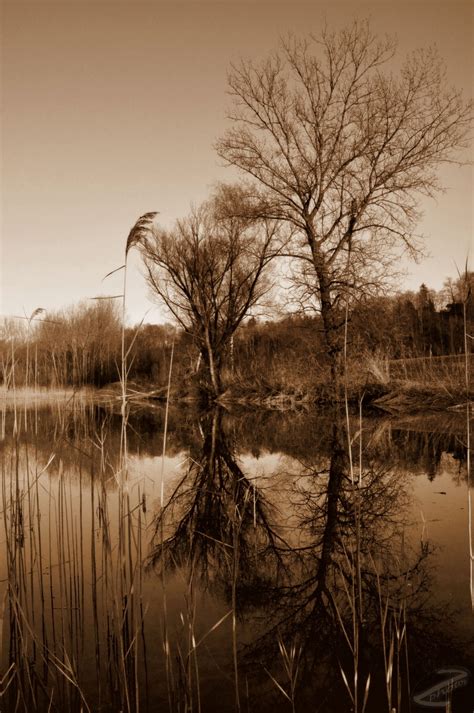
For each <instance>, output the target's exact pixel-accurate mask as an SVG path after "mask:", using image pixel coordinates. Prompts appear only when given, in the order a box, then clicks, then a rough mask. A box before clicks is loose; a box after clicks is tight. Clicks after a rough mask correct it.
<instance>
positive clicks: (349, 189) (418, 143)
mask: <svg viewBox="0 0 474 713" xmlns="http://www.w3.org/2000/svg"><path fill="white" fill-rule="evenodd" d="M395 51H396V43H395V42H394V41H393V40H392V39H390V38H386V39H382V40H380V39H377V37H376V36H375V35H374V34H373V33H372V31H371V29H370V26H369V23H368V22H359V21H356V22H354V23H353V24H352V25H351V26H349V27H348V28H346V29H343V30H341V31H340V32H335V33H333V32H330V31H329V30H328V29H324V30H323V31H322V33H321V36H320V37H317V38H315V37H310V38H307V39H295V38H292V37H290V38H289V39H288V40H286V41H282V43H281V46H280V49H279V51H277V52H275V53H274V54H272V55H270V56H269V57H268V58H267V59H266V60H264V61H263V62H262V63H260V64H258V63H256V62H255V63H253V62H244V61H242V62H241V63H240V64H238V65H234V66H232V68H231V71H230V75H229V85H230V92H231V94H232V96H233V99H234V107H233V111H232V114H231V116H230V119H231V120H232V122H233V126H232V128H230V129H229V130H228V131H227V132H226V133H225V134H224V136H223V137H222V138H221V139H220V140H219V141H218V143H217V146H216V148H217V151H218V153H219V155H220V156H221V157H222V158H223V159H224V160H225V161H226V162H227V164H229V165H232V166H236V167H238V168H240V169H241V170H242V171H243V172H244V173H245V174H246V175H247V176H251V177H252V178H253V179H254V180H255V181H256V183H257V185H258V186H259V187H260V188H262V189H263V191H264V193H265V196H266V201H267V202H266V207H265V211H264V212H265V214H266V215H268V216H269V217H274V218H278V219H281V220H284V221H287V222H288V223H289V224H290V225H291V226H292V227H293V228H294V229H295V231H296V233H295V238H294V244H293V250H292V251H291V253H290V254H291V255H293V256H294V257H296V258H298V259H299V260H300V264H301V266H302V268H301V271H300V275H302V276H303V277H302V281H303V284H304V289H305V291H306V297H309V298H312V300H313V301H314V300H315V299H316V300H317V303H318V306H319V309H320V311H321V315H322V319H323V324H324V331H325V339H326V348H327V350H328V353H329V354H330V356H331V359H332V373H333V376H334V377H336V376H337V374H338V361H339V360H338V358H337V357H338V354H339V353H340V351H341V348H342V341H343V340H342V333H343V330H342V329H341V327H342V326H343V324H344V307H345V304H346V303H347V302H348V301H349V300H350V299H351V297H352V296H354V295H356V294H357V293H359V292H360V291H361V290H364V291H367V290H372V289H374V288H376V287H377V286H378V285H380V284H381V283H383V282H384V281H386V275H387V271H390V270H391V269H393V264H394V259H395V257H396V255H398V254H399V251H400V250H404V251H408V253H410V254H412V255H416V254H417V253H418V252H419V247H420V246H419V243H418V242H417V240H416V239H415V237H414V233H413V228H414V225H415V224H416V222H417V219H418V218H419V209H418V201H419V198H420V196H433V195H434V194H435V193H436V192H437V191H438V190H439V188H440V184H439V180H438V178H437V174H436V171H437V168H438V167H439V166H440V164H442V163H444V162H447V161H450V160H452V158H453V157H454V156H455V155H456V152H457V151H458V150H459V149H460V148H463V147H464V146H465V145H466V142H467V141H468V138H467V137H468V132H469V129H470V125H471V119H472V103H467V102H465V101H464V100H463V97H462V95H461V93H460V92H458V91H457V90H455V89H451V88H450V87H449V86H447V84H446V81H445V74H444V65H443V62H442V61H441V60H440V58H439V57H438V55H437V53H436V51H435V50H432V49H428V50H419V51H416V52H414V53H412V54H411V55H409V56H408V58H407V59H406V61H405V63H404V64H403V66H402V67H401V69H400V71H399V72H398V74H397V75H395V74H393V73H391V68H390V61H391V59H392V57H393V56H394V54H395ZM300 280H301V277H300Z"/></svg>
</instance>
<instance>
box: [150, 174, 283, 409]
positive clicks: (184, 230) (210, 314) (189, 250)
mask: <svg viewBox="0 0 474 713" xmlns="http://www.w3.org/2000/svg"><path fill="white" fill-rule="evenodd" d="M258 211H259V202H258V200H255V199H252V198H250V197H249V195H247V194H246V192H245V190H244V189H243V188H239V187H230V186H221V187H220V188H219V189H218V190H217V192H216V194H215V195H214V196H213V198H212V199H211V200H209V201H208V202H206V203H204V204H203V205H202V206H201V207H199V208H197V209H194V210H193V211H192V212H191V214H190V216H189V217H187V218H186V219H184V220H179V221H177V222H176V224H175V226H174V227H173V228H172V229H171V230H164V229H160V228H158V227H157V226H156V225H151V224H150V229H149V230H148V232H147V234H146V236H145V237H144V238H143V239H141V247H142V252H143V258H144V262H145V266H146V270H147V280H148V284H149V286H150V288H151V290H152V293H153V294H155V295H156V296H157V297H158V298H159V299H160V300H161V301H162V302H163V303H164V304H165V305H166V307H167V308H168V310H169V311H170V312H171V314H172V315H173V317H174V318H175V320H176V322H177V323H178V324H179V325H180V326H181V327H182V328H183V329H184V330H185V332H187V333H188V334H190V335H191V336H192V338H193V341H194V343H195V344H196V346H197V348H198V350H199V354H200V363H201V365H202V369H203V370H204V372H205V375H206V379H207V384H208V386H209V389H210V392H211V393H212V395H213V396H214V397H217V396H218V395H219V394H220V393H221V391H222V383H221V372H222V366H223V360H224V357H225V354H226V351H227V349H228V346H229V343H230V341H231V339H232V336H233V334H234V333H235V331H236V329H237V328H238V326H239V325H240V324H241V322H242V320H243V319H244V318H245V317H246V315H248V313H249V311H250V310H251V309H252V307H254V306H255V305H256V304H257V303H258V302H260V301H261V300H262V298H263V296H264V295H265V294H266V292H267V291H268V289H269V287H270V283H269V281H268V279H267V267H268V265H269V262H270V260H271V259H272V258H273V257H274V256H275V254H276V253H277V252H278V246H277V245H276V243H275V241H276V239H277V237H278V236H277V234H278V224H277V222H276V221H274V220H269V219H261V218H260V217H259V212H258Z"/></svg>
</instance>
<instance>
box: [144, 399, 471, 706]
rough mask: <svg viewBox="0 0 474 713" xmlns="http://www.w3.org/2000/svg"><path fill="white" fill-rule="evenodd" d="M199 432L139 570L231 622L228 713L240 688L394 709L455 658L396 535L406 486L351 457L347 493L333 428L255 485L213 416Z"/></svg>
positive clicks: (421, 561) (423, 570)
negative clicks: (302, 457)
mask: <svg viewBox="0 0 474 713" xmlns="http://www.w3.org/2000/svg"><path fill="white" fill-rule="evenodd" d="M200 424H201V432H202V445H201V448H200V450H199V451H196V452H195V451H194V450H192V451H191V453H190V457H189V466H188V468H187V470H186V472H185V474H184V475H183V476H182V477H181V479H180V480H179V482H178V483H177V485H176V486H175V488H174V490H173V492H172V493H171V495H170V497H169V500H168V502H167V504H166V506H165V507H164V508H163V510H162V511H161V512H160V513H159V515H158V516H157V519H156V522H155V538H154V545H153V550H152V553H151V556H150V563H151V564H152V565H153V566H154V567H155V568H157V570H158V571H160V572H163V571H166V572H172V571H177V570H181V569H182V570H185V571H187V572H188V575H189V577H190V578H191V579H192V580H193V582H199V585H200V586H202V587H204V588H207V589H208V590H209V591H211V592H212V593H214V594H219V596H220V597H222V598H223V599H224V600H225V601H226V602H227V603H228V604H229V606H230V608H231V611H232V614H233V617H236V619H238V620H239V621H240V622H241V624H242V626H241V627H240V628H239V630H238V633H237V634H236V632H235V629H234V630H233V634H234V636H235V637H236V639H238V641H234V643H235V644H236V643H239V644H240V645H239V651H238V657H237V652H236V650H235V651H234V654H235V661H234V672H235V684H236V687H237V701H236V702H237V705H238V706H239V705H241V703H242V701H241V699H242V691H243V690H244V687H245V690H246V693H247V695H250V699H251V700H253V697H256V700H258V701H259V707H260V708H262V709H266V708H267V707H273V708H274V706H275V704H276V703H278V702H280V703H282V705H283V704H284V705H286V707H288V705H289V704H290V703H292V704H293V705H294V706H296V707H298V709H301V710H308V709H309V708H308V706H311V707H312V709H314V706H315V702H317V706H316V709H317V710H326V711H334V712H335V711H342V710H349V708H350V706H351V698H352V708H353V709H356V710H359V711H361V710H362V709H363V706H364V700H365V698H366V695H367V693H368V705H367V710H373V711H381V710H389V711H390V710H391V707H392V706H393V707H395V708H396V710H397V711H402V710H404V709H405V708H406V709H408V707H409V700H410V682H412V681H413V679H414V677H415V678H416V677H419V676H420V675H421V674H422V673H423V672H426V671H428V672H429V671H430V670H431V669H432V668H433V667H435V666H436V665H438V664H439V663H441V662H442V661H443V656H446V655H449V652H450V651H452V652H454V651H456V650H457V651H458V652H459V650H460V649H459V642H455V641H453V640H452V638H451V637H450V635H449V634H448V631H449V616H448V612H447V609H446V608H445V607H444V608H442V607H438V608H437V607H436V606H435V604H434V603H433V601H432V600H431V597H430V590H431V586H432V581H431V572H430V555H431V553H432V548H431V546H430V544H429V543H428V542H427V541H425V540H422V541H421V542H420V541H416V540H415V542H413V538H410V537H409V532H410V525H411V523H410V522H409V519H408V517H407V512H408V511H409V496H410V494H409V492H408V490H407V484H406V480H405V479H402V478H400V477H398V476H397V473H396V472H395V471H394V470H393V469H392V468H390V467H388V466H381V465H380V464H378V465H377V464H376V463H375V462H374V463H372V462H371V461H370V458H369V456H368V455H367V454H365V455H364V461H363V470H362V474H361V480H360V486H358V485H357V484H356V483H353V479H352V478H351V474H350V467H349V459H348V447H347V434H346V432H345V425H344V421H343V419H340V418H335V419H334V421H333V424H332V430H331V434H330V440H331V444H330V445H331V448H330V455H329V457H327V456H321V457H319V458H313V459H312V461H313V462H312V463H304V462H301V463H300V467H299V468H298V470H297V472H287V473H283V472H281V473H279V474H278V477H277V478H275V474H273V476H272V483H271V487H269V484H268V482H267V481H266V480H265V478H257V477H253V478H252V477H249V476H247V475H246V474H245V473H244V472H243V467H242V465H241V464H240V463H239V459H238V457H237V455H236V454H237V452H238V444H237V442H236V440H235V438H233V437H231V436H230V435H229V434H228V431H227V429H226V428H225V420H224V419H223V417H222V413H221V412H220V410H219V409H216V410H215V411H214V412H213V413H208V414H206V415H205V416H204V417H202V418H201V421H200ZM378 462H379V461H378ZM358 475H359V474H358V473H357V478H356V480H357V481H358ZM244 624H245V626H244ZM244 630H245V631H246V632H247V633H245V632H244ZM249 630H251V632H252V633H251V636H249V635H248V631H249ZM433 639H436V646H433ZM191 648H192V647H191ZM461 650H462V649H461ZM237 658H238V661H237ZM455 660H456V662H457V663H463V662H460V661H459V653H458V655H457V658H456V659H455ZM285 663H286V664H287V665H286V667H285ZM464 663H466V662H464ZM369 675H370V681H369V683H367V681H368V680H369ZM244 680H245V682H246V683H245V686H244V684H243V681H244ZM239 689H240V690H239ZM192 690H193V687H192V685H191V683H190V682H189V681H188V691H187V695H188V696H192ZM249 691H250V693H249ZM283 691H284V692H285V696H286V699H285V698H284V696H283ZM294 691H296V692H295V693H294V695H293V692H294ZM284 705H283V707H282V710H283V709H285V707H284ZM295 709H296V708H295Z"/></svg>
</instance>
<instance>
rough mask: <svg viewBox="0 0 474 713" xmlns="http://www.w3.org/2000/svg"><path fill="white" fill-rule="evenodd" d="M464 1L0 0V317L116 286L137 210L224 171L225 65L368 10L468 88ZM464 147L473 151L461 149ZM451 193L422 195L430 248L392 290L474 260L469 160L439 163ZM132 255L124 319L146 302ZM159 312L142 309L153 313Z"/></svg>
mask: <svg viewBox="0 0 474 713" xmlns="http://www.w3.org/2000/svg"><path fill="white" fill-rule="evenodd" d="M473 8H474V5H473V3H472V2H465V3H457V2H453V1H452V0H450V1H446V2H441V3H437V2H435V1H430V2H409V3H404V2H396V0H391V1H390V2H388V1H387V2H385V1H383V0H380V1H379V2H377V3H361V2H355V1H353V2H349V3H347V2H346V3H343V2H337V1H334V0H332V2H318V1H314V2H312V3H307V4H299V3H297V2H286V3H273V2H265V1H264V0H260V1H254V2H231V1H230V0H229V1H225V0H221V1H220V2H214V3H204V2H201V1H200V0H194V1H193V2H182V3H181V2H176V1H175V2H170V3H165V2H152V3H146V4H145V3H143V4H142V3H139V2H120V1H114V0H109V1H108V2H78V1H74V0H70V1H68V0H62V2H59V3H47V2H42V1H41V0H36V2H31V3H26V2H22V1H21V0H15V2H12V3H2V24H1V34H2V58H1V71H2V76H1V110H2V115H1V145H0V149H1V157H0V160H1V186H0V188H1V197H2V204H1V274H0V298H1V299H0V313H1V314H2V315H8V314H23V313H24V312H26V313H27V314H29V313H31V311H32V310H33V309H35V308H36V307H44V308H46V309H56V308H59V307H61V306H64V305H67V304H70V303H72V302H74V301H77V300H79V299H83V298H88V297H93V296H95V295H98V294H101V293H102V294H117V293H118V292H120V290H121V285H120V275H119V274H118V275H115V276H113V277H111V278H109V279H108V280H107V281H106V282H102V278H103V276H104V275H105V274H106V273H108V272H109V271H110V270H113V269H114V268H115V267H118V266H119V265H120V264H121V263H122V262H123V250H124V242H125V239H126V236H127V234H128V231H129V229H130V227H131V226H132V224H133V223H134V222H135V220H136V219H137V218H138V217H139V216H140V215H141V214H142V213H144V212H146V211H150V210H158V211H160V214H161V219H162V221H163V222H165V223H170V222H171V221H172V220H174V219H175V218H177V217H180V216H182V215H183V214H185V213H186V212H187V211H188V209H189V206H190V203H191V202H195V203H198V202H200V201H201V200H202V199H204V198H205V197H206V195H207V193H208V191H209V189H210V187H212V184H213V183H214V182H215V181H216V180H219V179H226V178H227V179H231V178H232V177H233V176H235V174H232V173H231V172H230V170H229V169H225V168H224V167H223V166H222V165H221V164H220V161H219V159H218V158H217V156H216V154H215V152H214V151H213V148H212V144H213V142H214V141H215V139H216V138H217V137H218V136H219V134H220V133H222V130H223V129H224V127H225V126H226V121H225V113H226V111H225V110H226V107H227V106H228V104H229V100H228V97H227V96H226V93H225V92H226V71H227V68H228V66H229V63H230V62H231V61H232V60H236V59H238V58H239V57H240V56H245V57H255V58H257V57H263V56H265V55H266V54H267V53H268V51H269V50H271V49H272V48H274V47H275V45H276V43H277V41H278V37H279V35H282V34H285V33H286V32H288V31H294V32H296V33H298V34H303V33H307V32H311V31H314V32H318V30H319V29H320V28H321V25H322V23H323V22H324V20H326V21H327V22H328V24H330V25H332V26H335V27H339V26H342V25H344V24H346V23H348V22H350V21H351V20H352V19H353V18H355V17H370V18H371V21H372V26H373V28H374V29H375V31H377V32H378V33H385V32H389V33H395V34H396V35H397V36H398V39H399V48H400V57H401V58H403V56H404V54H405V52H407V51H410V50H412V49H415V48H416V47H419V46H426V45H431V44H436V45H437V46H438V48H439V50H440V53H441V55H442V56H443V57H444V58H445V60H446V62H447V65H448V77H449V80H450V82H452V83H454V84H456V85H458V86H459V87H462V88H463V89H464V91H465V94H466V95H467V96H469V95H472V91H473V66H474V56H473V48H474V32H473ZM464 158H465V159H472V152H471V154H466V155H465V156H464ZM441 176H442V179H443V181H444V184H445V186H446V188H447V192H446V193H444V194H442V195H440V196H439V197H438V200H437V202H431V203H427V204H426V205H424V206H423V207H424V211H425V216H424V219H423V221H422V223H421V224H420V226H419V228H420V232H422V233H423V234H424V235H426V248H427V251H428V252H429V253H430V255H431V256H430V257H429V258H427V259H425V260H424V261H423V262H422V263H421V264H419V265H410V266H409V270H410V273H411V274H410V275H409V276H408V277H407V279H406V280H405V282H404V283H403V284H401V285H400V286H401V287H406V288H408V289H417V287H418V286H419V284H420V283H421V282H422V281H424V282H426V283H427V284H428V285H429V286H430V287H434V288H439V287H441V285H442V282H443V279H444V278H445V277H446V276H448V275H451V276H455V275H456V267H455V263H457V264H458V265H459V266H460V267H461V266H462V265H464V262H465V259H466V255H467V253H468V251H469V249H470V252H471V268H472V265H473V262H474V240H473V201H474V198H473V173H472V168H470V167H466V166H465V167H462V168H459V167H457V166H449V167H448V168H443V170H442V171H441ZM150 307H151V303H150V302H149V301H148V300H147V290H146V287H145V286H144V283H143V278H142V277H141V275H140V267H139V264H138V260H137V258H136V256H135V257H133V258H132V269H131V276H130V291H129V293H128V316H129V320H130V321H131V322H137V321H139V320H140V319H141V318H142V317H143V316H144V315H145V313H146V312H147V310H148V309H150ZM162 319H163V315H162V313H161V311H160V309H158V308H156V307H154V308H152V309H151V311H150V312H148V313H147V316H146V320H147V321H161V320H162Z"/></svg>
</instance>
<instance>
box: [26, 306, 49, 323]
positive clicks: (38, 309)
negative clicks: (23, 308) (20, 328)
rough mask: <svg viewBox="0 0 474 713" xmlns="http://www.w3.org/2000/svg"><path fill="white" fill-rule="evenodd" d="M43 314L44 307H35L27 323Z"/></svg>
mask: <svg viewBox="0 0 474 713" xmlns="http://www.w3.org/2000/svg"><path fill="white" fill-rule="evenodd" d="M43 312H46V310H45V309H44V307H37V308H36V309H35V310H34V311H33V312H32V313H31V314H30V316H29V321H30V322H31V321H32V320H33V319H35V317H37V316H38V315H39V314H43Z"/></svg>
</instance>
